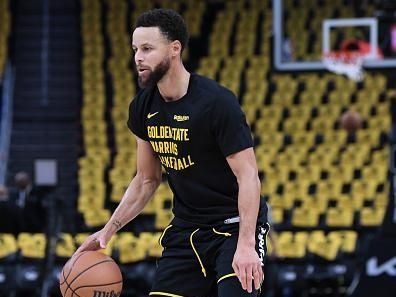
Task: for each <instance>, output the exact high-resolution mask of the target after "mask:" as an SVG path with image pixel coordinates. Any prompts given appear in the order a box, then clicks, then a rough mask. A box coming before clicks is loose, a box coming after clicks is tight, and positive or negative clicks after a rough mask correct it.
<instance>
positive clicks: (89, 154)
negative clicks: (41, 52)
mask: <svg viewBox="0 0 396 297" xmlns="http://www.w3.org/2000/svg"><path fill="white" fill-rule="evenodd" d="M339 2H340V1H339ZM81 3H82V14H81V17H82V36H83V40H84V58H83V59H84V60H83V64H82V67H83V73H84V107H83V113H82V116H83V127H84V129H83V130H84V140H85V149H86V155H85V156H84V157H83V158H82V159H81V160H80V162H81V163H80V165H81V166H80V172H79V176H80V196H79V209H80V211H82V212H83V213H84V217H85V222H86V224H87V226H89V227H99V226H101V225H102V224H103V223H104V222H105V221H106V220H107V219H108V217H109V215H110V212H109V209H108V208H106V205H109V202H110V203H112V202H114V203H116V202H118V201H119V200H120V198H121V197H122V195H123V192H124V190H125V189H126V187H127V186H128V183H129V181H130V179H131V177H132V176H133V174H134V163H135V161H136V151H135V140H134V138H133V137H132V136H131V134H130V132H129V131H128V129H127V127H126V124H125V123H126V120H127V117H128V114H127V106H128V104H129V102H130V100H131V98H132V97H133V95H134V94H135V93H136V88H137V87H136V85H135V82H134V73H133V71H132V69H131V63H133V61H132V60H131V58H132V54H131V50H130V37H129V35H130V30H129V29H130V28H127V27H126V24H133V22H134V20H135V18H136V16H137V15H139V14H140V13H141V12H142V11H144V10H147V9H149V8H153V7H154V2H150V1H141V2H140V1H135V2H134V4H133V5H134V7H133V9H131V10H130V9H129V8H130V4H129V3H127V2H126V1H106V2H105V3H104V5H103V6H102V5H99V2H98V1H95V0H84V1H82V2H81ZM182 3H183V5H184V6H183V7H184V14H185V15H186V17H187V22H188V25H189V26H191V27H194V28H195V27H197V26H198V27H199V24H200V23H201V22H202V14H203V12H204V11H205V9H206V6H205V5H207V4H203V3H202V2H199V1H185V2H182ZM287 3H289V4H288V5H289V6H290V5H292V4H290V3H291V1H288V2H287ZM310 3H311V2H310ZM162 4H163V6H165V7H167V6H168V7H172V8H175V9H181V6H180V5H181V2H172V1H169V2H163V3H162ZM311 4H312V6H314V3H313V2H312V3H311ZM293 5H294V4H293ZM339 5H342V3H341V2H340V3H339ZM290 7H291V6H290ZM293 7H294V6H293ZM326 7H327V8H326ZM326 7H325V8H323V9H324V11H326V13H325V14H322V13H318V14H317V15H316V14H315V18H313V19H312V22H319V19H320V18H321V17H324V16H325V15H328V14H333V13H336V11H343V13H351V12H350V10H348V9H347V10H344V9H340V8H337V7H338V6H337V7H336V8H329V5H328V6H326ZM103 11H105V13H106V16H107V17H106V18H105V20H106V21H105V22H102V20H103V19H101V18H100V17H99V16H100V14H101V13H103ZM128 11H133V12H132V14H131V15H128V13H127V12H128ZM191 11H198V12H200V14H201V17H197V16H194V17H191V16H192V15H193V14H192V13H191ZM344 11H346V12H344ZM348 11H349V12H348ZM293 14H294V12H293ZM190 18H191V19H190ZM271 22H272V11H271V5H270V1H250V2H249V4H247V2H244V1H227V2H226V3H225V4H224V7H221V8H220V9H219V8H218V11H217V13H216V15H215V18H214V19H213V27H212V30H211V32H210V35H209V45H208V49H207V55H206V56H202V57H200V58H199V62H198V68H197V69H196V71H197V72H198V73H200V74H204V75H207V76H209V77H212V78H214V79H216V80H218V81H219V82H220V83H222V84H224V85H226V86H228V87H229V88H230V89H231V90H233V92H234V93H235V94H236V95H238V97H239V98H240V100H241V105H242V107H243V109H244V111H245V113H246V115H247V120H248V122H249V123H250V124H251V126H252V129H253V132H254V137H255V140H256V154H257V159H258V164H259V170H260V174H261V176H262V177H263V182H262V195H264V196H265V197H266V198H267V199H268V202H269V204H270V205H271V206H272V210H273V223H274V225H275V227H276V229H278V230H279V233H278V234H277V245H279V247H278V248H277V250H279V251H280V255H282V251H283V248H284V249H285V254H284V257H285V258H288V257H290V258H296V257H300V258H304V257H305V256H306V254H307V253H314V254H315V253H320V254H319V255H320V256H321V257H323V258H325V259H334V258H335V255H337V253H338V252H341V253H342V252H343V251H347V252H346V253H347V254H348V253H351V252H352V251H353V250H354V248H355V247H356V241H357V240H358V234H359V232H360V231H361V230H362V229H364V228H370V227H376V226H378V225H379V224H380V223H381V221H382V218H383V215H384V211H385V205H386V199H387V195H388V192H389V188H388V186H387V169H386V168H387V160H388V155H389V152H388V147H387V145H386V133H387V131H388V130H389V127H390V116H389V113H388V111H389V103H388V100H387V98H388V94H387V93H386V92H384V91H383V90H384V89H385V87H386V84H387V81H386V77H385V76H384V75H381V74H379V73H368V74H367V75H366V78H365V80H364V81H363V82H362V83H359V84H357V83H355V82H352V81H350V80H348V79H346V78H344V77H342V76H336V75H333V74H325V73H321V74H319V75H318V74H317V73H306V74H295V75H291V74H280V73H273V72H272V71H271V66H270V55H269V53H270V30H271ZM84 28H85V29H84ZM255 28H259V30H255ZM103 32H104V34H102V33H103ZM194 32H195V31H194ZM196 32H199V30H197V31H196ZM194 34H195V33H193V37H195V38H199V36H198V35H195V36H194ZM299 51H300V50H296V53H297V54H300V52H299ZM302 54H305V53H302ZM187 60H188V58H187ZM102 65H104V67H101V66H102ZM106 77H108V79H107V78H106ZM109 94H111V98H109V97H108V95H109ZM93 102H95V103H93ZM347 109H354V110H356V111H358V112H359V113H360V114H361V115H362V116H363V118H364V127H363V129H361V130H359V131H358V132H357V133H356V135H348V133H347V132H346V131H344V130H343V129H341V128H340V124H339V118H340V115H341V114H342V112H343V111H345V110H347ZM106 112H110V116H109V117H110V121H109V118H106ZM111 129H113V133H111V132H110V133H107V132H108V131H111ZM98 132H100V133H98ZM112 137H113V138H114V141H110V138H112ZM106 168H109V179H108V180H109V183H108V184H106V183H105V178H104V177H105V171H106ZM109 192H110V201H106V193H109ZM170 203H171V193H170V190H169V188H168V187H167V186H166V183H164V184H163V185H161V187H160V189H159V191H158V192H157V193H156V195H155V198H154V199H153V201H152V202H150V203H149V204H148V205H147V207H146V209H145V210H144V211H143V215H147V216H154V221H155V223H154V230H147V231H160V230H162V229H163V228H165V227H166V225H167V222H168V221H169V219H170V218H171V216H172V215H171V213H170V207H169V205H170ZM282 230H285V231H284V232H286V233H285V234H283V232H282ZM290 232H292V233H290ZM294 232H296V233H294ZM301 232H302V233H301ZM285 238H292V239H293V240H292V241H290V242H288V240H285ZM297 238H298V239H297ZM284 242H286V243H287V242H288V244H289V245H291V246H294V245H295V246H299V247H300V248H297V249H293V248H291V249H290V252H289V253H288V252H287V250H288V248H290V246H289V245H288V244H284ZM308 243H309V244H308ZM315 244H318V246H322V247H323V246H326V247H327V248H326V249H323V248H316V245H315ZM345 246H347V247H348V248H349V249H346V250H345V249H344V247H345ZM350 249H352V250H350ZM316 251H319V252H316Z"/></svg>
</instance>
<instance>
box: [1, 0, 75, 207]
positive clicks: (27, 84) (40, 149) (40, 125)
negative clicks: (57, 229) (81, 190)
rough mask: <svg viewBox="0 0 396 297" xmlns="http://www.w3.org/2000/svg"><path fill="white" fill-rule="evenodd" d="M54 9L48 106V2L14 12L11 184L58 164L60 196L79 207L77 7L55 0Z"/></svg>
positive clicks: (40, 0) (25, 5)
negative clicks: (40, 163) (43, 164)
mask: <svg viewBox="0 0 396 297" xmlns="http://www.w3.org/2000/svg"><path fill="white" fill-rule="evenodd" d="M48 2H49V3H50V7H49V32H48V37H49V42H48V53H49V54H48V100H47V102H44V101H43V97H42V90H41V84H42V77H41V71H42V68H41V67H42V66H41V65H42V60H41V54H42V48H43V47H42V36H43V32H42V29H43V25H42V24H43V0H32V1H21V0H20V1H18V2H17V3H16V5H15V6H14V10H15V11H14V15H15V21H14V23H15V24H14V29H13V30H14V36H15V38H14V41H13V42H14V44H13V46H14V49H15V51H14V56H13V60H14V65H15V66H16V67H15V68H16V81H15V92H14V119H13V131H12V136H11V147H10V162H9V168H8V169H9V170H8V176H7V179H8V184H9V185H12V184H13V176H14V174H15V173H16V172H17V171H20V170H25V171H27V172H29V173H30V174H32V175H33V170H34V160H35V159H40V158H43V159H56V160H57V162H58V185H59V186H58V188H57V191H56V194H57V196H58V197H60V198H62V199H63V200H64V201H66V202H68V201H69V202H70V206H73V207H74V202H75V196H76V189H77V186H76V184H77V178H76V172H77V165H76V164H77V157H78V156H77V155H78V143H79V139H78V127H79V126H78V125H79V124H78V123H79V121H78V119H79V108H78V106H79V101H80V93H81V91H80V89H81V88H80V85H79V81H80V68H79V65H80V63H79V58H80V57H79V56H80V48H79V46H80V45H79V44H80V39H79V19H78V13H77V10H78V8H77V6H76V3H75V2H74V1H60V0H55V1H54V0H51V1H48Z"/></svg>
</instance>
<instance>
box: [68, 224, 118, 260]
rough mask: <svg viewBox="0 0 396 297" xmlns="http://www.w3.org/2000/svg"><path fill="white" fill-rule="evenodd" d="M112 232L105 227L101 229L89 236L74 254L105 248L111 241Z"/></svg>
mask: <svg viewBox="0 0 396 297" xmlns="http://www.w3.org/2000/svg"><path fill="white" fill-rule="evenodd" d="M111 237H112V234H109V232H108V231H107V230H105V229H101V230H99V231H98V232H96V233H94V234H92V235H90V236H88V237H87V238H86V239H85V241H84V242H83V244H82V245H80V247H79V248H78V249H77V250H76V251H75V253H74V255H76V254H78V253H81V252H85V251H97V250H100V249H105V248H106V246H107V243H108V242H109V241H110V239H111Z"/></svg>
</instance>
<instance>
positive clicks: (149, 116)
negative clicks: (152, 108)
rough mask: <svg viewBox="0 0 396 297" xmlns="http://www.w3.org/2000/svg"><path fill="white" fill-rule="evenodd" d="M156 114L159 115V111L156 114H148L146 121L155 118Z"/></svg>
mask: <svg viewBox="0 0 396 297" xmlns="http://www.w3.org/2000/svg"><path fill="white" fill-rule="evenodd" d="M157 113H159V111H157V112H153V113H149V114H148V115H147V118H148V119H151V118H152V117H153V116H155V115H156V114H157Z"/></svg>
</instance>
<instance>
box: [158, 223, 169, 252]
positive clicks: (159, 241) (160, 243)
mask: <svg viewBox="0 0 396 297" xmlns="http://www.w3.org/2000/svg"><path fill="white" fill-rule="evenodd" d="M170 227H172V225H169V226H168V227H166V228H165V230H164V232H162V234H161V236H160V238H159V240H158V243H159V245H160V246H161V247H163V246H162V238H164V236H165V232H166V231H167V230H168V229H169V228H170Z"/></svg>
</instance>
